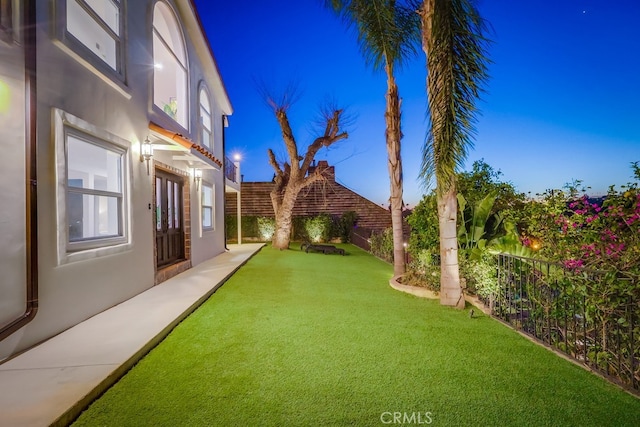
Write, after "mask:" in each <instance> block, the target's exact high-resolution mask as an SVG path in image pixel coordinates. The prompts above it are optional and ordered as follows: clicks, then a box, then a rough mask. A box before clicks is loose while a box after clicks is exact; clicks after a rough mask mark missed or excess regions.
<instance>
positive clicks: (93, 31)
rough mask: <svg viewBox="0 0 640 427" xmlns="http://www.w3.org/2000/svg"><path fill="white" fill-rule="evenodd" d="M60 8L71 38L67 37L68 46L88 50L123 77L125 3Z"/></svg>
mask: <svg viewBox="0 0 640 427" xmlns="http://www.w3.org/2000/svg"><path fill="white" fill-rule="evenodd" d="M60 4H61V7H64V13H63V16H64V17H65V22H66V26H65V28H66V33H67V34H68V35H70V36H71V37H65V39H66V41H67V44H71V45H73V46H71V47H72V48H76V49H75V50H77V49H78V48H79V49H81V50H85V49H88V50H89V51H90V52H91V53H92V54H93V55H95V56H96V57H98V58H99V59H100V60H102V62H104V63H105V64H106V65H107V66H108V67H109V68H110V69H111V70H113V71H116V72H117V73H118V74H121V75H122V74H123V65H122V63H123V60H122V56H123V55H122V33H123V19H122V18H123V14H122V0H66V2H64V1H63V2H60ZM78 42H79V43H78ZM81 56H84V55H81Z"/></svg>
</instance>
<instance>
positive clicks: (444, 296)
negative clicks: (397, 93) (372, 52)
mask: <svg viewBox="0 0 640 427" xmlns="http://www.w3.org/2000/svg"><path fill="white" fill-rule="evenodd" d="M475 3H476V2H475V0H424V1H423V3H422V6H421V8H420V10H419V11H418V13H419V15H420V19H421V21H422V48H423V50H424V52H425V54H426V56H427V98H428V102H429V132H428V135H427V141H426V143H425V146H424V149H423V157H422V169H421V173H420V176H421V177H422V178H423V179H424V182H425V183H427V184H428V183H429V182H431V180H432V178H433V177H435V179H436V196H437V199H438V223H439V234H440V260H441V266H440V268H441V279H440V303H441V304H443V305H449V306H456V307H458V308H463V307H464V296H463V293H462V288H461V287H460V272H459V268H458V240H457V236H456V228H457V227H456V221H457V213H458V207H457V199H456V194H457V190H456V179H455V176H456V175H455V174H456V169H457V168H458V167H461V166H462V164H463V163H464V160H465V158H466V156H467V151H468V149H469V148H471V147H472V146H473V137H474V135H475V123H476V116H477V113H478V110H477V108H476V105H475V104H476V101H477V100H478V98H479V96H480V93H481V92H482V91H483V89H482V88H483V85H484V83H486V81H487V79H488V73H487V65H488V63H489V60H488V56H487V46H488V44H489V43H490V41H489V40H488V39H487V38H486V37H485V36H484V33H485V32H486V30H487V27H486V23H485V21H484V20H483V19H482V17H481V16H480V14H479V13H478V10H477V8H476V5H475Z"/></svg>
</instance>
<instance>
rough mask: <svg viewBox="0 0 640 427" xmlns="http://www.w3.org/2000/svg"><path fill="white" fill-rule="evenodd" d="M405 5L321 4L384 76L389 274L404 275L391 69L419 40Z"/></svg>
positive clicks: (391, 0)
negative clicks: (390, 243)
mask: <svg viewBox="0 0 640 427" xmlns="http://www.w3.org/2000/svg"><path fill="white" fill-rule="evenodd" d="M409 3H410V2H409V1H407V2H397V1H395V0H325V5H326V6H328V7H330V8H332V9H333V10H334V11H335V12H336V13H338V14H339V15H340V16H342V18H343V19H344V20H345V22H347V23H348V24H349V25H350V26H353V27H355V28H356V30H357V33H358V42H359V43H360V48H361V50H362V53H363V55H364V57H365V61H366V62H368V63H369V64H370V65H372V66H373V68H374V69H376V70H384V72H385V73H386V75H387V93H386V101H387V104H386V111H385V115H384V117H385V123H386V131H385V139H386V145H387V154H388V167H389V181H390V190H391V197H390V199H389V200H390V207H391V225H392V229H393V271H394V274H395V275H399V274H402V273H404V272H405V253H404V251H405V248H404V236H403V231H402V222H403V221H402V205H403V203H402V157H401V154H400V140H401V138H402V131H401V127H400V116H401V109H400V107H401V100H400V95H399V94H398V85H397V84H396V79H395V74H394V71H395V68H396V66H398V67H399V66H401V65H402V64H403V63H404V62H405V61H406V60H407V59H408V58H410V57H411V56H413V55H414V54H415V53H416V45H417V41H418V40H419V36H420V25H419V24H420V21H419V16H418V15H417V14H416V13H415V8H410V7H409Z"/></svg>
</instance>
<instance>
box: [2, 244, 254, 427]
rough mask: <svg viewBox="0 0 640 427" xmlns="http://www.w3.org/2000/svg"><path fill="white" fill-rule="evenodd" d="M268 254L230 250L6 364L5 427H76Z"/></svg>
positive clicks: (248, 247)
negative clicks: (245, 268) (255, 259)
mask: <svg viewBox="0 0 640 427" xmlns="http://www.w3.org/2000/svg"><path fill="white" fill-rule="evenodd" d="M262 246H263V245H262V244H243V245H228V247H229V250H228V251H227V252H225V253H223V254H221V255H218V256H217V257H215V258H213V259H211V260H208V261H206V262H204V263H202V264H199V265H197V266H195V267H194V268H192V269H190V270H188V271H186V272H184V273H182V274H179V275H178V276H176V277H174V278H172V279H169V280H167V281H166V282H163V283H161V284H160V285H158V286H154V287H153V288H151V289H149V290H148V291H146V292H144V293H142V294H139V295H137V296H135V297H134V298H131V299H130V300H127V301H125V302H123V303H121V304H119V305H117V306H115V307H113V308H111V309H109V310H106V311H104V312H102V313H100V314H98V315H96V316H94V317H92V318H90V319H88V320H86V321H84V322H82V323H80V324H78V325H76V326H75V327H73V328H71V329H68V330H66V331H64V332H63V333H61V334H59V335H57V336H55V337H54V338H51V339H50V340H48V341H45V342H44V343H42V344H40V345H38V346H36V347H34V348H32V349H30V350H28V351H26V352H24V353H22V354H20V355H19V356H17V357H15V358H13V359H11V360H9V361H7V362H5V363H4V364H1V365H0V426H12V427H23V426H25V427H26V426H49V425H56V426H58V425H68V424H69V423H71V422H72V421H73V420H74V419H75V418H76V417H77V416H78V415H79V414H80V412H81V411H82V410H84V409H85V408H86V407H87V406H88V405H89V404H90V403H91V402H92V401H93V400H94V399H95V398H96V397H98V396H99V395H100V394H102V393H103V392H104V391H105V390H106V389H107V388H109V387H110V386H111V385H113V384H114V383H115V382H116V381H117V380H118V379H119V378H120V377H121V376H122V375H124V374H125V373H126V372H127V371H128V370H129V369H130V368H131V367H132V366H133V365H135V363H136V362H137V361H138V360H140V359H141V358H142V357H143V356H144V355H145V354H146V353H148V352H149V351H150V350H151V349H152V348H153V347H155V346H156V345H157V344H158V343H159V342H160V341H162V339H164V337H166V336H167V335H168V334H169V332H170V331H171V330H172V329H173V328H174V327H175V326H176V325H177V324H178V323H180V321H181V320H183V319H184V318H185V317H187V316H188V315H189V314H190V313H191V312H193V311H194V310H195V309H196V308H197V307H198V306H199V305H200V304H202V303H203V302H204V301H205V300H206V299H207V298H209V296H211V294H213V293H214V292H215V291H216V290H217V289H218V288H219V287H220V286H222V284H223V283H224V282H225V281H226V280H227V279H228V278H229V277H230V276H231V275H232V274H233V273H234V272H235V271H236V270H237V269H238V268H240V267H241V266H242V265H243V264H244V263H245V262H246V261H247V260H248V259H249V258H251V257H252V256H253V255H254V254H255V253H256V252H258V251H259V250H260V249H261V248H262ZM141 313H144V316H141V315H140V314H141Z"/></svg>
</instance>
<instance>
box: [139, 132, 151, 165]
mask: <svg viewBox="0 0 640 427" xmlns="http://www.w3.org/2000/svg"><path fill="white" fill-rule="evenodd" d="M152 157H153V144H151V141H149V137H148V136H147V138H146V139H145V140H144V142H143V143H142V144H140V163H142V162H144V161H146V162H147V175H149V160H151V158H152Z"/></svg>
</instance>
